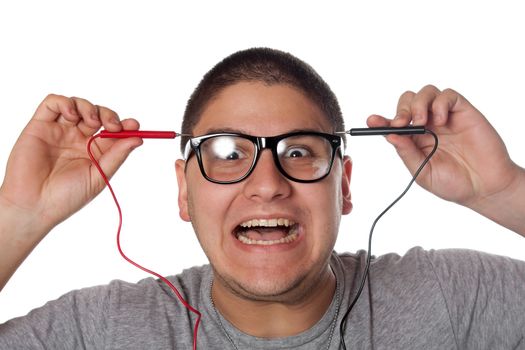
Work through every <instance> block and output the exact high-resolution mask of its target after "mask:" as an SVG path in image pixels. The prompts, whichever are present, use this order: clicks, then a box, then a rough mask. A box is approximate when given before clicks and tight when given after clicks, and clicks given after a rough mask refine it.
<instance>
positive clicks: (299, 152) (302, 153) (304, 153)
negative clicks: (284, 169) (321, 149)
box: [282, 147, 311, 158]
mask: <svg viewBox="0 0 525 350" xmlns="http://www.w3.org/2000/svg"><path fill="white" fill-rule="evenodd" d="M282 156H283V157H286V158H301V157H309V156H311V152H310V151H309V150H308V149H307V148H305V147H290V148H288V149H287V150H285V152H284V154H283V155H282Z"/></svg>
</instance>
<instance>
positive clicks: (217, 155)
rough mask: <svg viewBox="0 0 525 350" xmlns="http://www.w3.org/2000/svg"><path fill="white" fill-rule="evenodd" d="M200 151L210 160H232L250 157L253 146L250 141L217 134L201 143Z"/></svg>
mask: <svg viewBox="0 0 525 350" xmlns="http://www.w3.org/2000/svg"><path fill="white" fill-rule="evenodd" d="M201 152H202V153H204V154H205V155H206V156H207V158H208V159H209V160H210V161H211V160H215V161H221V160H224V161H230V160H231V161H234V160H242V159H246V158H251V157H252V156H251V154H252V153H253V146H252V144H251V142H249V141H247V140H243V139H239V138H237V137H231V136H219V137H214V138H211V139H209V140H207V141H206V142H205V143H203V144H202V145H201Z"/></svg>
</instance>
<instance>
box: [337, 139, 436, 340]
mask: <svg viewBox="0 0 525 350" xmlns="http://www.w3.org/2000/svg"><path fill="white" fill-rule="evenodd" d="M425 133H426V134H431V135H432V136H433V137H434V147H433V148H432V151H431V152H430V153H429V154H428V156H427V157H426V158H425V160H423V162H422V163H421V165H420V166H419V168H418V169H417V170H416V172H415V173H414V176H412V180H410V182H409V183H408V186H407V187H406V188H405V190H404V191H403V193H401V194H400V195H399V196H398V197H397V198H396V199H395V200H394V201H393V202H392V203H390V205H389V206H388V207H386V209H385V210H383V211H382V212H381V214H379V215H378V216H377V218H376V219H375V220H374V223H373V224H372V227H371V229H370V234H369V236H368V253H367V257H366V265H365V270H364V271H363V277H362V278H361V282H360V285H359V289H358V291H357V294H356V296H355V297H354V300H353V301H352V303H350V306H349V307H348V309H347V310H346V312H345V314H344V316H343V318H342V319H341V323H340V324H339V334H340V337H341V341H340V343H339V348H341V346H342V347H343V349H344V350H347V349H346V344H345V339H344V331H345V327H346V320H347V318H348V315H349V314H350V311H352V309H353V307H354V305H355V304H356V303H357V300H358V299H359V297H360V296H361V292H362V291H363V287H364V285H365V281H366V278H367V277H368V272H369V270H370V260H371V259H372V234H373V233H374V228H375V226H376V224H377V222H378V221H379V219H381V217H383V215H385V214H386V212H387V211H389V210H390V208H392V207H393V206H394V205H395V204H396V203H397V202H398V201H399V200H400V199H401V198H403V196H404V195H405V194H406V193H407V192H408V190H409V189H410V187H411V186H412V184H413V183H414V181H416V179H417V177H418V175H419V173H420V172H421V170H423V168H424V167H425V165H426V164H427V163H428V162H429V160H430V158H432V156H433V155H434V153H436V150H437V147H438V138H437V135H436V134H435V133H434V132H432V131H431V130H428V129H425Z"/></svg>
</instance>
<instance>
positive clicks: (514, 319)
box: [0, 49, 525, 349]
mask: <svg viewBox="0 0 525 350" xmlns="http://www.w3.org/2000/svg"><path fill="white" fill-rule="evenodd" d="M410 123H412V124H413V125H422V126H425V127H427V128H430V129H432V130H433V131H434V132H435V133H437V134H438V137H439V139H440V148H439V150H438V152H437V153H436V154H435V155H434V157H433V158H432V160H431V162H430V164H429V166H428V167H427V168H426V169H425V170H424V171H423V172H422V173H421V175H420V177H419V180H418V181H419V183H420V184H421V185H422V186H423V187H424V188H426V189H428V190H429V191H431V192H433V193H435V194H436V195H438V196H440V197H442V198H444V199H447V200H450V201H454V202H457V203H459V204H461V205H465V206H467V207H469V208H472V209H473V210H476V211H477V212H479V213H480V214H482V215H484V216H487V217H489V218H491V219H492V220H494V221H496V222H498V223H500V224H501V225H503V226H505V227H508V228H509V229H511V230H514V231H515V232H517V233H519V234H521V235H525V219H524V218H525V170H524V169H522V168H520V167H519V166H517V165H516V164H514V163H513V162H512V160H511V159H510V158H509V156H508V154H507V151H506V149H505V146H504V144H503V142H502V140H501V139H500V138H499V136H498V134H497V133H496V131H495V130H494V129H493V128H492V127H491V125H490V124H489V123H488V121H487V120H486V119H485V118H484V116H483V115H482V114H481V113H480V112H479V111H477V110H476V109H475V108H474V107H473V106H472V105H470V104H469V102H468V101H466V100H465V99H464V98H463V97H462V96H461V95H459V94H458V93H456V92H454V91H452V90H445V91H439V90H438V89H437V88H436V87H434V86H426V87H424V88H423V89H422V90H421V91H419V92H418V93H413V92H406V93H404V94H403V95H402V96H401V98H400V100H399V104H398V108H397V113H396V117H395V118H394V119H393V120H388V119H386V118H384V117H382V116H378V115H373V116H371V117H370V118H369V120H368V124H369V126H406V125H408V124H410ZM101 126H103V127H104V128H105V129H107V130H109V131H119V130H122V129H125V130H136V129H138V127H139V125H138V122H137V121H135V120H131V119H130V120H124V121H122V122H120V121H119V120H118V116H117V114H116V113H115V112H113V111H111V110H109V109H107V108H104V107H100V106H96V105H93V104H91V103H90V102H88V101H86V100H83V99H80V98H66V97H63V96H55V95H50V96H48V97H47V98H46V99H45V100H44V101H43V102H42V104H41V105H40V106H39V107H38V109H37V111H36V113H35V115H34V117H33V119H32V120H31V121H30V122H29V124H28V126H27V127H26V128H25V130H24V131H23V132H22V135H21V136H20V138H19V140H18V141H17V144H16V145H15V147H14V149H13V151H12V154H11V157H10V160H9V163H8V168H7V172H6V177H5V180H4V184H3V185H2V187H1V190H0V208H1V211H0V213H1V214H0V215H1V228H0V243H1V244H0V247H1V248H0V249H1V254H0V262H1V266H2V271H0V281H1V282H0V284H1V285H4V284H5V283H6V282H7V280H8V279H9V277H10V276H11V275H12V273H14V271H15V269H16V268H17V266H18V265H19V264H20V263H21V262H22V261H23V259H24V258H25V257H26V256H27V255H28V254H29V253H30V251H31V249H32V248H33V247H34V246H35V245H36V244H38V242H39V241H40V240H41V239H42V238H43V237H44V236H45V235H46V234H47V233H48V232H49V231H50V230H51V229H52V228H53V227H54V226H55V225H57V224H58V223H59V222H60V221H62V220H64V219H65V218H67V217H68V216H69V215H71V214H72V213H74V212H75V211H76V210H78V209H79V208H81V207H82V206H83V205H84V204H85V203H87V202H88V201H89V200H91V199H92V198H93V197H95V196H96V195H97V194H98V193H99V192H100V191H101V190H102V189H103V182H102V181H101V179H100V176H99V175H98V174H97V172H96V170H95V169H94V167H92V166H91V163H90V161H89V159H88V158H87V157H86V154H85V150H84V149H85V143H86V141H87V139H88V138H89V137H90V136H91V135H93V134H94V133H96V132H97V130H98V129H99V128H100V127H101ZM343 130H344V123H343V121H342V117H341V111H340V109H339V105H338V103H337V100H336V98H335V96H334V95H333V93H332V91H331V90H330V89H329V87H328V86H327V85H326V83H325V82H324V81H323V80H322V79H321V78H320V77H319V76H318V75H317V74H316V73H315V72H314V71H313V70H312V69H311V67H309V66H308V65H306V64H305V63H303V62H301V61H300V60H298V59H296V58H295V57H293V56H291V55H288V54H285V53H282V52H280V51H275V50H270V49H251V50H246V51H241V52H238V53H236V54H233V55H232V56H230V57H228V58H226V59H225V60H224V61H222V62H221V63H219V64H218V65H217V66H216V67H214V68H213V69H212V70H211V71H210V72H209V73H208V74H206V76H205V77H204V78H203V80H202V81H201V83H200V84H199V86H198V87H197V89H196V90H195V92H194V93H193V95H192V96H191V98H190V100H189V102H188V106H187V109H186V113H185V116H184V121H183V126H182V133H183V134H189V135H192V137H190V139H189V140H188V138H187V137H185V138H183V140H182V145H181V146H182V149H183V151H184V155H185V160H178V161H177V162H176V172H177V180H178V185H179V209H180V216H181V218H182V219H183V220H186V221H190V222H191V223H192V225H193V227H194V229H195V232H196V235H197V238H198V239H199V242H200V244H201V246H202V248H203V250H204V252H205V253H206V255H207V257H208V259H209V261H210V264H211V266H205V267H198V268H197V267H196V268H192V269H190V270H187V271H185V272H183V273H182V274H180V275H177V276H173V277H170V280H171V281H172V282H173V283H174V284H175V285H176V286H177V288H178V289H179V290H180V291H181V292H182V293H183V295H184V297H185V299H186V300H187V301H188V302H189V304H190V305H192V306H193V307H194V308H196V309H197V310H199V311H200V312H201V314H202V320H201V325H200V328H199V330H198V337H197V345H198V347H199V348H202V349H280V348H286V349H338V348H339V346H340V343H341V335H343V336H344V342H345V344H346V345H347V346H348V347H349V348H352V349H355V348H358V349H362V348H378V349H384V348H388V349H401V348H402V349H407V348H413V349H421V348H424V349H434V348H435V349H448V348H461V349H463V348H472V349H479V348H487V349H489V348H490V349H494V348H502V349H507V348H519V347H520V346H521V347H524V346H525V343H524V342H525V340H524V339H525V320H524V318H523V316H522V315H523V313H524V311H525V306H524V304H523V302H522V300H523V297H525V287H524V284H525V263H523V262H519V261H514V260H511V259H508V258H504V257H496V256H489V255H487V254H482V253H478V252H472V251H424V250H422V249H413V250H411V251H409V252H408V253H407V254H406V255H405V256H403V257H400V256H397V255H395V254H389V255H385V256H381V257H379V258H376V259H374V261H373V263H372V267H371V270H370V275H369V277H368V280H367V283H366V285H365V288H364V290H363V294H362V296H361V297H360V299H359V300H358V302H357V304H356V305H355V307H354V308H353V309H352V311H351V313H350V314H349V316H348V320H347V323H346V326H345V327H343V333H342V334H340V332H339V325H340V323H341V321H342V317H343V315H344V314H345V312H346V310H347V309H348V307H349V302H350V301H351V300H352V298H353V297H354V296H355V294H356V290H357V287H358V283H359V281H360V279H361V277H362V272H363V268H364V263H365V258H366V257H365V256H364V255H362V254H360V255H352V254H342V255H337V254H335V253H333V252H332V250H333V247H334V244H335V240H336V237H337V232H338V227H339V222H340V219H341V215H343V214H348V213H350V212H351V210H352V202H351V196H350V177H351V171H352V164H351V161H350V158H348V157H347V156H344V155H343V154H342V148H343V144H344V140H342V139H341V138H340V137H339V136H337V135H339V134H336V132H338V131H343ZM255 136H256V137H255ZM387 140H388V141H389V142H391V143H392V144H393V145H394V146H395V147H396V149H397V151H398V153H399V155H400V157H401V158H402V159H403V161H404V162H405V164H406V165H407V167H408V168H409V169H410V170H411V171H412V172H414V171H415V169H416V168H417V167H418V166H419V164H420V163H421V162H422V160H423V159H424V158H425V156H426V155H427V154H428V153H429V152H430V150H431V148H432V142H433V140H432V138H431V137H428V135H420V136H417V137H402V136H397V135H390V136H388V137H387ZM140 144H141V140H140V139H138V138H128V139H120V140H112V139H104V140H97V142H96V147H94V148H95V151H96V157H97V158H98V159H99V160H100V164H101V166H102V168H103V169H104V171H105V172H106V173H107V174H108V175H112V174H113V173H114V172H115V171H116V170H117V168H118V167H119V166H120V164H122V162H123V161H124V160H125V158H126V156H127V155H128V154H129V153H130V152H131V150H132V149H133V148H135V147H137V146H139V145H140ZM266 148H269V149H266ZM29 155H31V161H30V162H27V157H28V156H29ZM66 198H67V201H66V200H65V199H66ZM195 322H196V316H195V315H194V314H193V313H191V312H189V311H188V309H186V308H185V307H184V306H183V305H182V304H181V303H179V302H178V301H177V300H176V299H174V297H173V293H172V292H171V291H170V290H169V289H168V288H167V287H166V286H164V285H163V284H162V282H159V281H156V280H153V279H146V280H144V281H141V282H139V283H137V284H129V283H124V282H120V281H114V282H112V283H111V284H109V285H108V286H100V287H95V288H89V289H84V290H80V291H75V292H71V293H69V294H67V295H65V296H63V297H62V298H60V299H59V300H57V301H53V302H50V303H48V304H46V305H45V306H44V307H42V308H40V309H37V310H35V311H33V312H32V313H30V314H29V315H28V316H26V317H24V318H20V319H15V320H11V321H9V322H7V323H5V324H3V325H1V326H0V348H2V349H4V348H5V349H8V348H17V349H18V348H53V349H56V348H95V349H99V348H110V349H124V348H126V349H130V348H133V349H144V348H148V349H165V348H177V349H179V348H180V349H186V348H190V347H191V346H192V344H193V335H194V334H193V326H194V324H195Z"/></svg>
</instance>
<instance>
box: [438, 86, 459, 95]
mask: <svg viewBox="0 0 525 350" xmlns="http://www.w3.org/2000/svg"><path fill="white" fill-rule="evenodd" d="M442 93H443V94H444V95H457V94H458V93H457V91H456V90H454V89H451V88H446V89H445V90H443V92H442Z"/></svg>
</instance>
